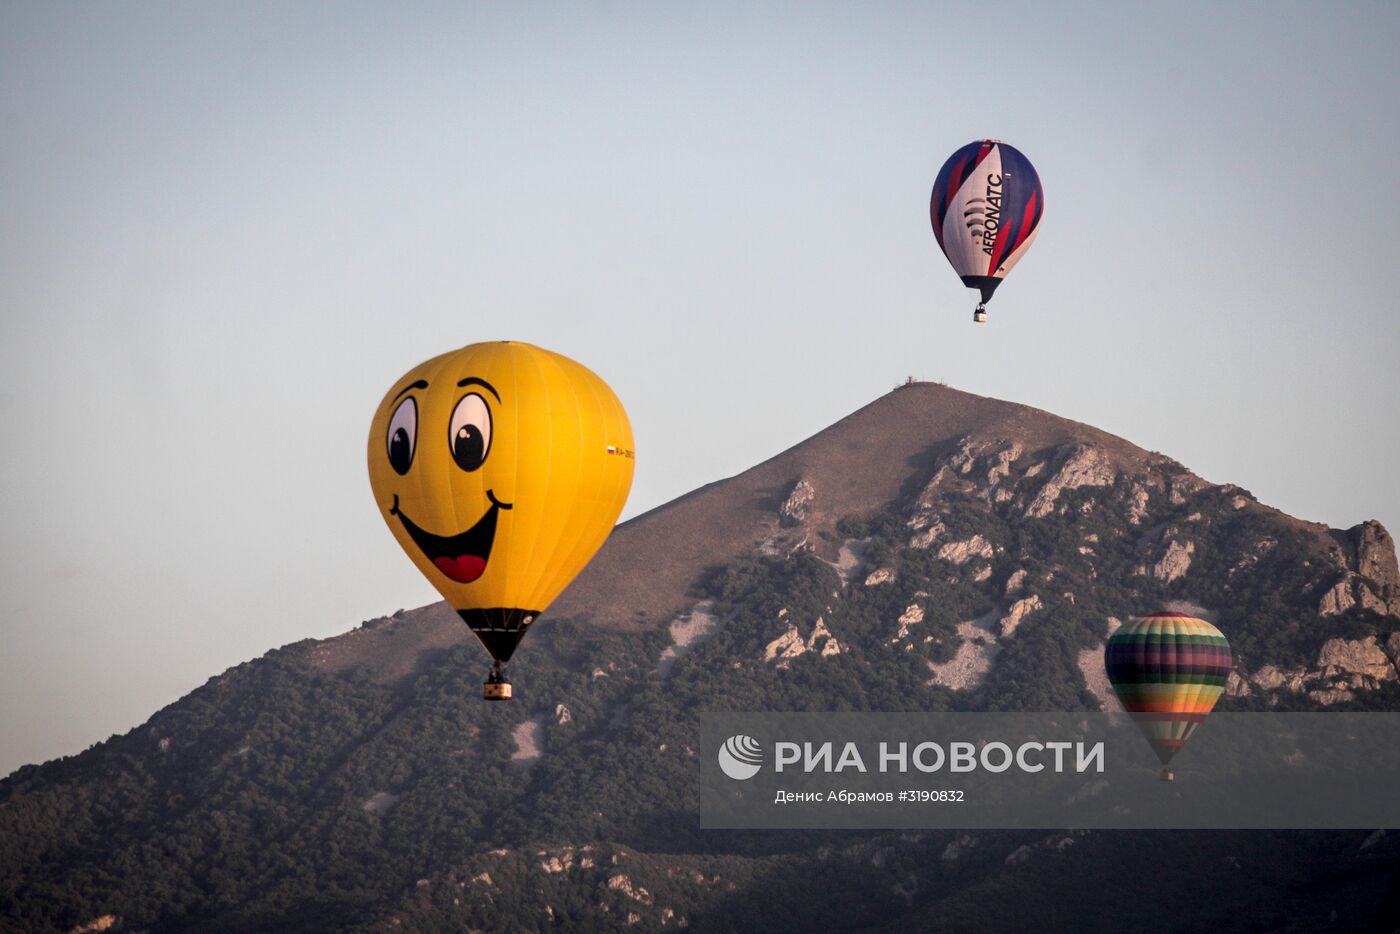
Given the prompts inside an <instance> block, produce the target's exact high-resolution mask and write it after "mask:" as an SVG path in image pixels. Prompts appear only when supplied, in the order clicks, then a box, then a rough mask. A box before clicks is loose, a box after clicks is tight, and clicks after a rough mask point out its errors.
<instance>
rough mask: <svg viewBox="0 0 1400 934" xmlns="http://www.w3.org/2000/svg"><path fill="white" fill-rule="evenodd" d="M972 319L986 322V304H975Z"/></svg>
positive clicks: (981, 322)
mask: <svg viewBox="0 0 1400 934" xmlns="http://www.w3.org/2000/svg"><path fill="white" fill-rule="evenodd" d="M972 320H973V321H975V322H977V323H978V324H986V323H987V306H986V305H978V306H977V310H976V311H974V312H973V313H972Z"/></svg>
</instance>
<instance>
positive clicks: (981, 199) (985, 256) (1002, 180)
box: [929, 139, 1045, 320]
mask: <svg viewBox="0 0 1400 934" xmlns="http://www.w3.org/2000/svg"><path fill="white" fill-rule="evenodd" d="M1044 213H1045V192H1044V191H1043V190H1042V189H1041V187H1040V176H1039V175H1037V174H1036V171H1035V167H1034V166H1032V165H1031V162H1030V160H1029V159H1027V158H1026V157H1025V156H1024V155H1022V154H1021V151H1020V150H1018V149H1017V148H1016V147H1014V146H1010V145H1007V144H1006V143H1003V142H1000V141H998V140H994V139H983V140H978V141H976V142H973V143H968V144H967V145H966V146H964V147H962V148H961V149H959V150H958V151H957V152H955V153H953V154H952V155H951V156H949V157H948V161H947V162H945V163H943V168H942V169H940V170H939V172H938V179H937V181H935V182H934V183H933V197H932V198H931V199H930V201H929V218H930V219H931V220H932V222H933V234H934V236H935V237H937V238H938V245H939V246H940V247H942V249H943V255H944V256H946V257H948V262H949V263H951V264H952V265H953V271H954V272H956V273H957V274H958V275H959V276H960V277H962V281H963V285H966V286H967V287H968V288H970V289H979V290H980V291H981V293H982V303H983V305H985V304H986V302H988V301H990V300H991V297H992V293H993V292H995V291H996V287H997V286H998V285H1000V284H1001V280H1002V279H1004V278H1006V274H1007V273H1008V272H1010V271H1011V269H1012V267H1013V266H1015V265H1016V264H1017V263H1018V262H1019V261H1020V259H1021V257H1022V256H1024V255H1025V254H1026V250H1028V249H1029V248H1030V245H1031V243H1032V242H1033V241H1034V240H1035V235H1036V232H1037V231H1038V230H1039V228H1040V218H1041V216H1042V215H1043V214H1044ZM978 309H979V313H980V311H981V309H982V306H981V305H979V306H978ZM977 320H981V319H980V318H978V319H977Z"/></svg>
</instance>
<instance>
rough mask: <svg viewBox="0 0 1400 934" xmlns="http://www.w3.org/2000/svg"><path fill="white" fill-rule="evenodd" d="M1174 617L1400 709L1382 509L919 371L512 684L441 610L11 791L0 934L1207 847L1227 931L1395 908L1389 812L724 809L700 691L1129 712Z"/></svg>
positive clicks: (982, 886) (663, 909)
mask: <svg viewBox="0 0 1400 934" xmlns="http://www.w3.org/2000/svg"><path fill="white" fill-rule="evenodd" d="M405 570H407V568H405ZM1161 606H1168V607H1177V608H1180V609H1183V610H1185V611H1189V612H1193V613H1197V614H1199V615H1205V616H1209V617H1211V618H1212V619H1214V620H1215V621H1216V623H1217V625H1218V626H1219V627H1220V628H1221V629H1222V631H1224V632H1226V634H1227V635H1228V637H1229V639H1230V641H1231V643H1232V646H1233V647H1234V650H1235V658H1236V662H1237V663H1236V668H1235V671H1234V672H1233V673H1232V676H1231V681H1230V685H1229V688H1228V690H1227V694H1226V696H1225V697H1223V698H1222V700H1221V707H1222V709H1233V710H1274V709H1277V710H1391V711H1393V710H1400V572H1397V569H1396V561H1395V552H1394V543H1393V540H1392V539H1391V538H1390V536H1389V533H1387V532H1386V531H1385V529H1384V528H1383V527H1381V526H1380V524H1379V523H1362V524H1361V525H1358V526H1355V527H1353V528H1352V529H1350V530H1345V531H1343V530H1330V529H1327V528H1326V527H1325V526H1322V525H1319V524H1317V523H1307V522H1303V521H1302V520H1297V519H1294V518H1292V517H1290V516H1287V515H1286V514H1284V513H1282V512H1280V511H1278V510H1275V509H1272V508H1271V507H1267V506H1263V505H1262V504H1259V503H1258V502H1257V501H1256V500H1255V499H1254V498H1253V497H1252V496H1251V495H1249V494H1248V493H1247V492H1246V491H1244V490H1243V489H1241V488H1240V487H1236V486H1233V485H1231V484H1220V485H1216V484H1211V483H1208V482H1206V481H1205V480H1203V479H1201V478H1200V477H1198V476H1197V475H1195V474H1194V473H1192V472H1191V471H1190V470H1188V469H1187V468H1185V467H1184V466H1182V465H1181V464H1179V463H1177V462H1176V461H1173V460H1171V459H1170V458H1168V457H1165V456H1164V455H1160V454H1156V453H1153V452H1148V451H1144V450H1143V449H1141V448H1138V447H1137V446H1135V445H1132V444H1131V443H1130V442H1127V441H1125V440H1123V439H1121V438H1117V437H1116V436H1113V435H1110V434H1108V433H1106V432H1101V431H1099V430H1098V429H1094V428H1092V426H1087V425H1083V424H1082V423H1076V422H1071V421H1070V420H1067V419H1060V418H1058V417H1057V416H1053V415H1050V414H1049V413H1045V412H1041V411H1039V410H1035V409H1031V408H1029V407H1026V406H1019V405H1016V404H1015V403H1004V402H999V401H997V400H988V399H983V398H982V397H976V396H971V395H970V394H967V393H960V392H958V391H956V390H951V389H948V388H946V387H942V386H937V385H934V384H913V385H911V386H908V387H903V388H900V389H898V390H895V391H894V392H892V393H889V394H887V395H885V396H882V397H880V398H879V399H877V400H875V401H874V402H872V403H870V404H869V405H867V406H865V407H862V408H861V409H859V410H857V411H856V412H855V413H852V414H851V415H850V416H847V417H846V418H843V419H841V420H840V421H838V422H837V423H835V424H834V425H833V426H831V427H830V428H828V429H826V430H824V431H822V432H818V433H817V434H816V435H814V436H813V437H812V438H809V439H807V440H806V441H803V442H801V443H799V444H798V445H794V446H792V447H790V448H788V449H787V450H785V451H783V452H781V453H779V454H778V455H775V456H774V457H772V458H769V459H768V460H765V461H764V462H763V463H761V464H759V465H756V466H755V467H753V468H750V469H749V470H747V471H743V472H741V473H739V474H736V475H735V476H734V477H731V478H728V479H726V480H722V481H717V482H716V483H713V484H709V485H707V486H705V487H702V488H700V489H699V490H697V491H694V492H692V493H691V494H687V495H686V496H684V497H680V498H678V499H677V500H673V501H672V502H670V503H667V504H664V505H663V506H661V507H658V508H657V509H654V510H651V511H650V512H648V513H646V514H644V515H642V516H638V517H637V518H636V519H633V520H631V521H630V522H628V523H625V524H624V525H623V526H621V527H619V528H618V529H617V530H616V532H615V533H614V535H613V537H612V538H611V539H610V540H609V543H608V544H607V545H605V546H604V549H603V551H602V552H601V553H600V554H599V556H598V559H597V560H596V561H595V564H594V565H593V566H592V567H590V569H589V570H588V571H587V572H585V574H584V575H583V576H581V578H580V581H579V582H578V586H577V587H576V588H574V589H571V590H570V591H569V592H566V594H565V597H564V598H562V599H561V601H560V603H559V604H557V605H556V607H554V608H552V610H551V612H550V613H549V614H547V615H546V617H545V619H544V620H543V621H542V624H541V625H540V626H539V627H538V628H537V629H536V630H533V631H532V633H531V636H530V639H529V640H527V641H526V642H525V644H524V647H523V649H522V651H521V653H520V654H519V655H518V656H517V658H516V660H515V662H514V663H513V665H512V668H513V669H514V674H515V676H516V684H517V689H518V694H517V698H516V700H514V701H512V702H511V703H509V704H496V705H493V704H484V703H482V702H481V700H480V681H481V678H482V675H483V673H484V670H485V666H486V663H485V660H484V659H485V656H484V654H483V653H482V651H481V649H480V647H479V646H478V645H476V644H475V640H474V639H473V638H472V637H471V636H470V635H469V634H468V633H467V631H466V630H465V627H463V626H462V625H461V623H460V621H459V620H458V618H457V617H456V614H455V613H452V612H451V611H450V609H448V608H447V607H446V606H445V605H443V604H441V603H438V604H431V605H429V606H426V607H422V608H418V609H414V610H407V611H400V612H398V613H396V614H394V615H393V616H391V617H381V618H377V619H373V620H367V621H366V622H365V623H363V624H362V625H361V626H360V627H359V628H357V629H355V630H352V631H350V632H348V633H346V634H343V635H341V636H336V637H332V638H330V639H324V640H310V639H308V640H302V641H301V642H297V643H292V644H290V645H287V646H284V647H282V648H280V649H276V650H273V651H271V652H269V653H268V654H266V655H265V656H263V657H261V658H259V659H255V660H252V661H249V662H246V663H244V664H242V665H238V666H235V667H234V668H231V669H229V670H228V671H226V672H224V673H222V674H220V675H218V676H216V677H214V678H212V679H210V680H209V681H208V682H207V683H206V684H205V685H203V686H201V687H200V688H198V689H196V690H195V691H193V692H191V693H190V694H189V695H187V696H186V697H184V698H181V699H180V700H179V701H177V702H175V703H173V704H171V705H169V706H167V707H165V708H163V709H162V710H160V711H158V712H157V713H156V714H155V715H153V716H152V717H151V718H150V719H149V720H147V721H146V722H145V723H144V724H142V725H140V726H139V727H136V728H134V729H133V730H131V731H129V732H127V733H126V734H123V735H120V736H114V737H112V738H111V739H109V740H107V741H106V742H103V743H100V744H97V745H96V746H94V747H93V748H91V749H89V750H87V751H86V752H84V753H81V754H79V755H76V756H71V757H67V758H64V759H60V760H55V761H53V762H49V763H46V764H43V765H31V766H25V767H24V768H21V769H20V770H18V771H16V772H15V773H13V774H12V775H10V776H9V777H7V778H5V779H3V780H0V928H3V929H6V930H9V929H14V930H22V931H28V930H34V931H49V930H63V931H73V930H81V929H83V928H85V927H86V928H88V929H89V930H97V929H99V928H95V927H92V925H95V924H106V925H107V926H108V927H107V928H106V929H109V930H113V931H126V930H132V931H137V930H140V931H162V932H164V931H200V932H206V931H245V930H269V929H276V930H283V931H307V932H310V931H322V930H327V929H337V930H366V931H369V930H376V931H378V930H393V929H429V930H431V929H441V930H457V929H471V928H477V929H488V928H489V929H493V930H520V931H528V930H537V929H540V928H541V927H543V926H547V925H555V926H561V927H565V928H589V929H609V928H613V927H620V926H631V925H633V924H635V925H636V926H638V927H639V929H658V930H659V929H668V928H670V927H671V926H673V925H679V924H680V923H681V922H682V921H685V922H687V924H688V925H689V927H691V928H692V929H696V930H734V929H737V928H741V927H742V928H745V929H755V930H790V929H794V928H797V929H801V928H808V929H816V928H819V927H824V926H825V927H831V926H847V927H853V928H857V929H867V930H872V931H880V930H888V931H895V930H909V929H929V928H931V927H942V928H946V929H949V930H976V929H978V927H979V925H982V924H983V923H984V922H985V923H987V924H992V925H995V926H999V927H1002V928H1018V929H1023V928H1026V927H1029V926H1031V925H1033V924H1042V923H1043V922H1044V920H1045V918H1047V917H1049V918H1052V919H1053V921H1054V924H1055V925H1058V926H1060V927H1065V928H1067V929H1075V930H1086V931H1088V930H1123V929H1127V928H1133V929H1139V930H1161V931H1168V930H1172V929H1173V927H1174V925H1173V923H1172V921H1173V917H1174V916H1173V914H1172V913H1171V909H1172V906H1174V905H1179V904H1182V903H1183V902H1184V901H1186V900H1189V899H1191V898H1192V897H1193V894H1192V893H1193V892H1194V891H1197V890H1198V889H1199V887H1200V886H1203V885H1204V886H1212V885H1213V883H1212V882H1211V881H1210V880H1211V873H1212V871H1213V869H1212V867H1214V869H1219V870H1221V871H1225V870H1228V872H1229V873H1230V874H1231V878H1232V879H1237V880H1242V881H1240V882H1238V883H1237V884H1233V885H1232V886H1231V887H1226V888H1224V889H1220V890H1218V891H1217V892H1216V897H1215V899H1214V900H1213V901H1212V904H1211V905H1210V906H1209V907H1208V908H1202V909H1200V910H1201V911H1202V912H1203V914H1201V915H1200V917H1201V918H1204V919H1206V920H1208V922H1209V923H1210V924H1212V925H1213V926H1215V927H1216V928H1217V929H1219V930H1241V931H1243V930H1280V931H1282V930H1312V929H1325V928H1327V927H1329V926H1332V925H1336V924H1348V925H1350V926H1351V927H1352V928H1353V929H1368V928H1376V927H1381V928H1382V929H1385V928H1384V925H1390V926H1391V927H1393V926H1394V925H1395V924H1396V923H1400V911H1398V910H1397V908H1396V906H1395V904H1394V902H1393V899H1389V893H1390V891H1391V886H1390V882H1391V881H1393V878H1394V877H1395V873H1396V872H1397V869H1400V838H1397V836H1396V835H1394V834H1391V835H1389V836H1387V835H1385V834H1384V833H1383V832H1377V833H1369V832H1367V833H1350V832H1328V833H1316V834H1312V833H1299V832H1293V833H1284V832H1279V833H1257V834H1228V833H1213V834H1167V835H1162V834H1155V835H1153V834H1132V833H1121V834H1087V835H1086V834H1079V833H1071V832H1056V833H1051V834H1046V833H1044V832H1032V831H1027V832H980V831H979V832H974V831H968V832H961V833H952V832H937V833H903V834H901V833H834V832H833V833H818V832H810V833H796V834H792V833H778V832H773V833H761V832H747V833H737V832H723V831H701V830H700V829H699V828H698V826H697V814H698V799H697V796H696V792H695V783H696V776H697V772H698V769H699V768H700V767H701V765H702V763H703V762H704V761H705V756H704V751H703V750H700V749H699V748H698V747H699V740H698V732H697V731H698V725H697V721H696V711H698V710H706V709H710V710H715V709H736V710H737V709H747V710H814V711H820V710H833V709H839V710H877V711H878V710H914V711H978V710H1095V709H1100V708H1103V707H1106V706H1110V705H1112V704H1113V703H1114V699H1113V696H1112V695H1111V693H1109V692H1108V690H1107V687H1106V685H1105V684H1104V683H1103V682H1102V679H1101V678H1100V677H1098V676H1100V675H1101V674H1102V661H1101V659H1102V647H1103V642H1104V639H1105V638H1106V636H1107V635H1108V634H1109V632H1111V631H1112V627H1113V625H1114V624H1115V623H1116V622H1118V621H1121V620H1123V619H1126V618H1127V617H1129V616H1130V615H1134V614H1139V613H1143V612H1149V611H1151V610H1155V609H1157V608H1158V607H1161ZM1207 844H1209V845H1210V847H1214V848H1216V849H1217V850H1218V851H1219V855H1218V856H1215V857H1211V858H1212V859H1215V860H1216V862H1214V863H1207V862H1204V861H1203V857H1202V853H1203V852H1204V850H1205V849H1207V848H1208V847H1207ZM1221 861H1226V862H1221ZM1168 870H1170V871H1168ZM1086 879H1088V880H1092V879H1111V880H1113V884H1112V885H1111V886H1103V885H1096V884H1092V883H1086V882H1084V881H1083V880H1086ZM1304 886H1305V887H1306V888H1305V889H1303V888H1300V887H1304ZM1048 893H1054V894H1055V895H1056V899H1054V900H1052V901H1047V895H1048ZM1123 893H1126V902H1125V900H1124V898H1123V897H1120V896H1122V895H1123ZM1388 899H1389V900H1388ZM1138 903H1140V904H1147V905H1153V906H1156V908H1155V911H1154V913H1153V914H1152V915H1151V916H1150V917H1148V918H1146V919H1145V920H1144V918H1143V917H1141V916H1138V915H1132V914H1130V913H1129V912H1128V911H1127V909H1125V908H1124V905H1125V904H1138Z"/></svg>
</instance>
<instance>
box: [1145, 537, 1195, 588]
mask: <svg viewBox="0 0 1400 934" xmlns="http://www.w3.org/2000/svg"><path fill="white" fill-rule="evenodd" d="M1195 553H1196V543H1195V542H1185V543H1183V542H1178V541H1176V540H1173V541H1172V542H1171V544H1169V545H1168V546H1167V550H1166V552H1165V553H1164V554H1163V555H1162V557H1161V559H1160V560H1158V562H1157V563H1156V564H1154V565H1153V566H1152V576H1153V577H1155V578H1157V579H1158V580H1159V581H1163V582H1164V583H1168V584H1170V583H1171V582H1172V581H1174V580H1176V579H1177V578H1179V577H1185V576H1186V572H1187V571H1189V570H1191V556H1192V555H1194V554H1195Z"/></svg>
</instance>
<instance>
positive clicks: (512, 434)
mask: <svg viewBox="0 0 1400 934" xmlns="http://www.w3.org/2000/svg"><path fill="white" fill-rule="evenodd" d="M635 457H636V455H635V453H634V451H633V446H632V427H631V425H630V423H629V422H628V420H627V413H626V412H625V411H624V410H623V408H622V403H621V402H619V401H618V398H617V396H616V395H614V394H613V391H612V390H611V389H610V388H609V387H608V385H607V383H605V382H603V381H602V380H601V379H599V378H598V376H597V375H596V374H594V373H593V371H591V370H589V369H588V368H586V367H584V366H582V365H580V364H578V363H575V362H574V361H573V360H570V359H569V358H567V357H563V356H560V355H559V354H556V353H551V352H550V351H548V350H543V349H541V348H539V347H535V346H533V345H531V344H522V343H518V342H515V341H497V342H494V343H488V344H472V345H470V346H467V347H463V348H462V349H460V350H454V351H452V352H451V353H446V354H443V355H442V356H440V357H434V358H433V359H431V360H429V361H427V362H426V363H422V364H419V365H418V366H416V367H414V368H413V369H411V370H409V371H408V372H407V373H405V374H404V375H403V376H402V377H400V378H399V379H398V380H397V381H396V382H395V383H394V385H393V386H392V387H390V389H389V392H388V394H387V395H385V396H384V401H382V402H381V403H380V404H379V410H378V411H377V412H376V413H375V415H374V421H373V422H372V423H371V424H370V431H369V482H370V486H371V487H372V488H373V490H374V497H375V499H376V500H377V501H378V503H379V511H380V513H381V514H382V515H383V517H384V521H385V522H387V523H388V524H389V529H390V531H392V532H393V533H394V537H395V538H396V539H398V542H399V545H400V546H402V547H403V550H404V551H406V552H407V553H408V556H409V557H410V558H411V559H412V560H413V563H414V564H415V565H417V566H418V570H419V571H421V572H422V573H423V575H424V576H425V577H427V578H428V580H429V581H431V582H432V585H433V586H434V587H436V588H437V589H438V592H439V593H441V594H442V595H443V596H444V597H445V598H446V599H447V602H448V603H450V604H451V605H452V606H453V608H454V609H456V610H457V613H458V615H460V616H461V617H462V621H463V622H465V623H466V624H467V626H468V627H470V628H471V630H472V632H474V633H476V635H477V637H478V638H479V639H480V640H481V643H482V645H484V646H485V647H486V650H487V651H488V652H490V653H491V657H492V658H494V659H495V665H494V667H493V668H492V673H491V677H490V679H489V680H488V681H487V683H486V690H485V692H484V693H485V696H486V697H487V699H488V700H505V699H507V698H509V697H510V695H511V688H510V682H509V680H508V679H506V678H505V676H504V673H503V672H502V670H501V666H502V665H503V664H504V663H505V662H507V661H509V660H510V657H511V655H512V654H513V653H514V652H515V648H516V646H517V645H519V643H520V640H521V638H522V637H524V635H525V631H526V630H527V629H529V627H530V624H531V623H533V622H534V621H535V620H536V619H537V618H538V617H539V615H540V613H542V612H544V610H545V608H546V607H548V606H549V604H550V602H551V601H552V600H553V599H554V598H555V597H557V596H558V595H559V594H560V592H561V591H563V589H564V588H565V587H567V586H568V585H569V582H570V581H572V580H573V579H574V576H575V575H577V574H578V573H579V571H581V570H583V568H584V565H586V564H588V562H589V560H590V559H591V558H592V557H593V555H594V553H595V552H597V550H598V549H599V548H600V547H602V544H603V542H604V541H605V540H606V539H607V537H608V534H609V533H610V532H611V531H612V529H613V525H614V524H615V523H616V522H617V517H618V514H619V513H620V512H622V506H623V504H624V503H626V502H627V493H628V491H629V490H630V489H631V487H632V467H633V464H634V462H635Z"/></svg>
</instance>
